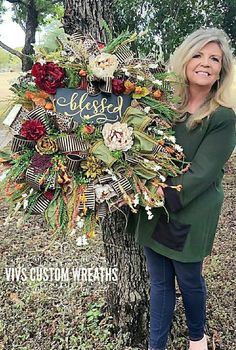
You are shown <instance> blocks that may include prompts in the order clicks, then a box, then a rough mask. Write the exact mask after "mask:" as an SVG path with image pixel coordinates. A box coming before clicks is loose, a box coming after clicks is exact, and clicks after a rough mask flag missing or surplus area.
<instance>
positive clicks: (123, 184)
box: [110, 177, 132, 197]
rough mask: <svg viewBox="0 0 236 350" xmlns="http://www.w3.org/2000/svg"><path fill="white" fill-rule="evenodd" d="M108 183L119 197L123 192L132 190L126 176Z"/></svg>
mask: <svg viewBox="0 0 236 350" xmlns="http://www.w3.org/2000/svg"><path fill="white" fill-rule="evenodd" d="M110 185H111V186H112V187H113V189H114V190H115V192H116V193H117V195H118V197H121V196H122V195H123V192H126V193H129V192H131V191H132V186H131V184H130V182H129V180H128V179H127V178H126V177H123V178H121V179H119V180H117V181H113V182H112V183H110Z"/></svg>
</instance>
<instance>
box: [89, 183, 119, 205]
mask: <svg viewBox="0 0 236 350" xmlns="http://www.w3.org/2000/svg"><path fill="white" fill-rule="evenodd" d="M94 191H95V195H96V202H98V203H103V202H104V201H106V200H109V199H110V198H112V197H114V196H115V195H116V193H115V191H114V190H113V188H112V187H111V186H110V185H108V184H105V185H95V186H94Z"/></svg>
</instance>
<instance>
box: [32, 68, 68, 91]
mask: <svg viewBox="0 0 236 350" xmlns="http://www.w3.org/2000/svg"><path fill="white" fill-rule="evenodd" d="M31 74H32V75H33V76H34V77H35V78H36V79H35V84H36V85H37V86H38V87H39V88H40V89H42V90H44V91H46V92H47V93H48V94H52V95H54V94H55V93H56V90H57V88H59V87H62V86H63V84H62V80H63V78H64V71H63V69H62V68H61V67H59V66H58V65H57V64H55V63H52V62H48V63H46V64H43V65H41V64H40V63H35V64H34V65H33V67H32V71H31Z"/></svg>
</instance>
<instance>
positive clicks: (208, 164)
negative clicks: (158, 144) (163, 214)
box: [163, 109, 235, 212]
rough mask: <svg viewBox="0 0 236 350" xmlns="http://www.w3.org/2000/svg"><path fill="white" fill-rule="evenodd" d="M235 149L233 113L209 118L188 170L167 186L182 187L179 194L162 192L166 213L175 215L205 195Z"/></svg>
mask: <svg viewBox="0 0 236 350" xmlns="http://www.w3.org/2000/svg"><path fill="white" fill-rule="evenodd" d="M234 147H235V113H234V112H233V110H231V109H224V111H223V112H222V109H219V110H217V111H216V112H215V113H214V115H212V117H211V120H210V123H209V130H208V132H207V135H206V136H205V137H204V139H203V141H202V142H201V144H200V146H199V148H198V150H197V153H196V155H195V157H194V159H193V160H192V162H191V167H190V168H189V170H188V171H187V172H186V173H184V174H182V175H180V176H177V177H175V178H168V179H167V181H166V182H167V184H169V185H170V184H171V185H178V184H181V185H182V190H181V191H180V192H178V191H176V190H175V189H172V188H169V187H167V188H164V189H163V191H164V194H165V201H166V206H167V209H169V210H170V211H172V212H177V211H178V210H180V209H181V208H183V207H185V206H186V205H188V204H189V203H190V202H191V201H192V200H194V198H196V197H197V196H199V195H200V194H201V193H202V192H204V191H205V190H206V189H207V188H208V187H209V186H210V185H211V184H212V183H213V182H214V180H215V179H216V177H217V175H218V174H219V173H220V171H221V169H222V168H223V166H224V165H225V163H226V161H227V160H228V159H229V157H230V155H231V153H232V152H233V149H234Z"/></svg>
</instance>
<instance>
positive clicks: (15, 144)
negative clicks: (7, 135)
mask: <svg viewBox="0 0 236 350" xmlns="http://www.w3.org/2000/svg"><path fill="white" fill-rule="evenodd" d="M34 146H35V141H33V140H26V139H25V138H24V137H23V136H20V135H14V136H13V139H12V144H11V151H12V152H13V153H15V152H20V151H21V150H22V149H23V147H28V148H34Z"/></svg>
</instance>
